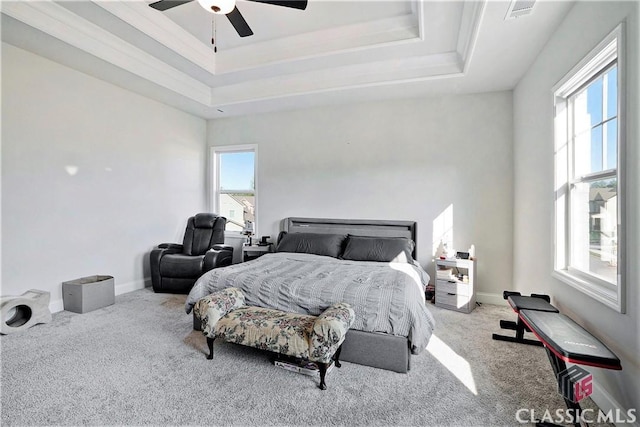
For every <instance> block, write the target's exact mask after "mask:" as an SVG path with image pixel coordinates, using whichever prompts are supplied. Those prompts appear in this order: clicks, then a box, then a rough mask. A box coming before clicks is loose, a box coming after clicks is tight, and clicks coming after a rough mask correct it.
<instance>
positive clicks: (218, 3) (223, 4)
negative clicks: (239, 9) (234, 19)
mask: <svg viewBox="0 0 640 427" xmlns="http://www.w3.org/2000/svg"><path fill="white" fill-rule="evenodd" d="M198 3H200V6H202V7H203V8H204V9H205V10H207V11H209V12H211V13H215V14H218V15H226V14H227V13H229V12H231V11H232V10H233V9H234V8H235V7H236V0H198Z"/></svg>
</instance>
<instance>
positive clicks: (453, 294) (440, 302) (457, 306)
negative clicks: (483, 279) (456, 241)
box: [435, 258, 476, 313]
mask: <svg viewBox="0 0 640 427" xmlns="http://www.w3.org/2000/svg"><path fill="white" fill-rule="evenodd" d="M463 276H466V278H464V277H463ZM475 282H476V259H472V260H471V259H455V258H453V259H436V289H435V292H436V306H438V307H442V308H446V309H448V310H455V311H460V312H462V313H471V311H472V310H473V309H474V308H475V306H476V291H475Z"/></svg>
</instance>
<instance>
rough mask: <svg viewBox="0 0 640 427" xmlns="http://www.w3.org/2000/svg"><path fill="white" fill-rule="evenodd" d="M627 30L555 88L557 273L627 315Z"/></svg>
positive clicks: (609, 39)
mask: <svg viewBox="0 0 640 427" xmlns="http://www.w3.org/2000/svg"><path fill="white" fill-rule="evenodd" d="M621 47H622V27H621V26H620V27H618V28H617V29H616V30H615V31H614V32H612V33H611V34H610V35H609V36H608V37H607V38H606V39H605V40H604V41H603V42H602V43H601V44H600V45H599V46H598V47H597V48H596V49H594V50H593V51H592V52H591V53H590V54H589V55H588V56H587V57H586V58H585V59H584V60H583V61H582V62H581V63H580V64H578V66H576V68H574V70H572V71H571V72H570V73H569V74H568V75H567V76H566V77H565V78H564V79H563V80H562V81H561V82H560V83H559V84H558V85H557V86H556V88H555V89H554V92H555V93H554V95H555V205H556V206H555V213H556V215H555V220H556V221H555V226H556V227H555V264H554V275H555V277H558V278H560V279H561V280H563V281H564V282H566V283H568V284H570V285H571V286H574V287H576V288H578V289H580V290H581V291H583V292H585V293H586V294H588V295H590V296H592V297H594V298H596V299H598V300H599V301H601V302H603V303H605V304H606V305H608V306H610V307H612V308H615V309H616V310H618V311H620V312H624V281H623V273H624V270H623V262H622V261H623V256H622V255H623V254H624V251H623V248H624V221H623V213H624V210H623V206H624V193H623V191H622V190H623V184H624V180H623V166H624V165H623V162H622V161H621V160H622V159H624V157H623V152H624V144H623V141H624V126H623V125H624V120H623V110H622V109H623V105H624V103H623V102H622V101H623V100H622V97H623V94H624V84H623V79H622V70H623V67H622V66H621V65H622V57H621V52H622V49H621Z"/></svg>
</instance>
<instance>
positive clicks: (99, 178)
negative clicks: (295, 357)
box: [1, 43, 206, 310]
mask: <svg viewBox="0 0 640 427" xmlns="http://www.w3.org/2000/svg"><path fill="white" fill-rule="evenodd" d="M205 141H206V121H205V120H203V119H200V118H196V117H194V116H191V115H189V114H186V113H183V112H180V111H178V110H175V109H173V108H170V107H167V106H164V105H162V104H160V103H157V102H155V101H151V100H149V99H146V98H144V97H141V96H138V95H135V94H133V93H131V92H128V91H126V90H123V89H120V88H118V87H116V86H113V85H111V84H108V83H105V82H103V81H100V80H97V79H95V78H93V77H89V76H87V75H85V74H82V73H80V72H77V71H74V70H71V69H69V68H66V67H64V66H61V65H59V64H56V63H54V62H51V61H49V60H47V59H44V58H42V57H39V56H36V55H33V54H31V53H28V52H26V51H24V50H21V49H18V48H15V47H13V46H11V45H8V44H4V43H3V45H2V246H3V249H4V250H3V252H2V255H3V257H2V289H1V290H2V294H3V295H17V294H21V293H23V292H24V291H26V290H28V289H31V288H36V289H41V290H45V291H49V292H51V299H52V304H51V307H52V309H54V310H59V309H62V301H61V298H62V293H61V283H62V282H63V281H67V280H72V279H76V278H79V277H84V276H89V275H95V274H108V275H112V276H114V277H115V283H116V292H117V293H120V292H125V291H128V290H132V289H136V288H140V287H143V286H144V284H145V281H144V277H145V276H146V277H148V276H149V273H148V271H146V269H145V267H143V265H145V264H146V263H145V261H146V258H147V254H148V252H149V250H150V249H151V248H152V247H153V246H154V245H156V244H158V243H161V242H181V240H182V236H183V233H184V227H185V225H186V219H187V218H188V217H189V216H190V215H193V214H194V213H196V212H198V211H201V210H204V209H206V202H205V201H206V191H205V182H206V173H205V171H206V143H205ZM70 166H71V167H76V168H77V173H76V174H75V175H72V174H70V173H68V172H67V170H66V168H68V167H70Z"/></svg>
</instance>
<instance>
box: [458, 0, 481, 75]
mask: <svg viewBox="0 0 640 427" xmlns="http://www.w3.org/2000/svg"><path fill="white" fill-rule="evenodd" d="M487 1H488V0H482V1H472V2H465V3H464V8H463V10H462V22H461V23H460V31H459V32H458V45H457V48H456V51H457V52H458V55H460V60H461V62H462V63H463V64H464V65H463V72H465V73H466V72H467V69H468V68H469V63H470V62H471V56H472V55H473V50H474V49H475V46H476V41H477V40H478V31H480V24H481V23H482V18H483V16H484V10H485V7H486V3H487Z"/></svg>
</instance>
